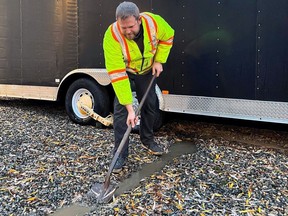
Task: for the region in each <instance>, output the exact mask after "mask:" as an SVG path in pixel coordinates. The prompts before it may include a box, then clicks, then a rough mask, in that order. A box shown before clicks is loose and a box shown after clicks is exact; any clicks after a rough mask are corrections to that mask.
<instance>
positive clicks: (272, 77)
mask: <svg viewBox="0 0 288 216" xmlns="http://www.w3.org/2000/svg"><path fill="white" fill-rule="evenodd" d="M257 2H258V8H257V9H258V10H257V27H256V28H257V38H256V45H257V69H256V77H255V83H256V89H255V92H256V99H258V100H266V101H285V102H287V101H288V94H287V93H288V39H287V38H288V1H287V0H277V1H270V0H260V1H257Z"/></svg>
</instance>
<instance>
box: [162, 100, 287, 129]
mask: <svg viewBox="0 0 288 216" xmlns="http://www.w3.org/2000/svg"><path fill="white" fill-rule="evenodd" d="M163 98H164V111H168V112H177V113H188V114H198V115H205V116H217V117H227V118H236V119H247V120H257V121H265V122H277V123H285V124H288V103H287V102H274V101H259V100H244V99H230V98H215V97H201V96H183V95H163Z"/></svg>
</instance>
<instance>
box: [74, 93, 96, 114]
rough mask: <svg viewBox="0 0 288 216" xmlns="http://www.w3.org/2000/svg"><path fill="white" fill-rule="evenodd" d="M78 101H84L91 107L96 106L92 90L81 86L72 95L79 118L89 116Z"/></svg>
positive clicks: (75, 111)
mask: <svg viewBox="0 0 288 216" xmlns="http://www.w3.org/2000/svg"><path fill="white" fill-rule="evenodd" d="M78 102H82V103H84V104H85V105H86V106H88V107H89V108H93V107H94V98H93V95H92V94H91V92H90V91H88V90H87V89H84V88H81V89H78V90H77V91H76V92H75V93H74V95H73V97H72V109H73V112H74V113H75V115H76V116H77V117H78V118H81V119H86V118H89V116H88V115H87V114H86V113H85V112H84V111H83V110H82V109H81V108H80V107H79V106H78Z"/></svg>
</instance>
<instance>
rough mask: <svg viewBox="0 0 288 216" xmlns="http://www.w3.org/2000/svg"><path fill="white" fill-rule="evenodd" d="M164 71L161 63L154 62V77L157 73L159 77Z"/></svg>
mask: <svg viewBox="0 0 288 216" xmlns="http://www.w3.org/2000/svg"><path fill="white" fill-rule="evenodd" d="M162 71H163V66H162V64H161V63H160V62H154V63H153V66H152V75H153V76H154V74H155V73H156V77H159V76H160V74H161V73H162Z"/></svg>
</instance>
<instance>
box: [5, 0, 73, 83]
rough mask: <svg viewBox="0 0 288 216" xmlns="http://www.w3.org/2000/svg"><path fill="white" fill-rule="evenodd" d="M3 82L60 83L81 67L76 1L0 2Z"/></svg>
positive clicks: (34, 0) (26, 0) (36, 0)
mask: <svg viewBox="0 0 288 216" xmlns="http://www.w3.org/2000/svg"><path fill="white" fill-rule="evenodd" d="M0 16H2V17H3V19H1V20H0V27H1V30H0V34H1V48H2V49H1V50H2V51H1V53H2V56H1V61H2V63H1V64H0V65H1V66H0V68H1V69H0V70H1V71H0V81H1V83H5V84H23V85H42V86H45V85H47V86H57V85H58V83H56V82H55V79H57V78H58V79H60V78H63V77H64V75H65V74H67V73H68V72H69V71H71V70H73V69H75V68H77V67H78V29H77V20H78V17H77V0H66V1H64V0H62V1H59V0H49V1H47V0H25V1H21V0H18V1H14V0H13V1H11V0H6V1H4V2H1V15H0Z"/></svg>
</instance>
